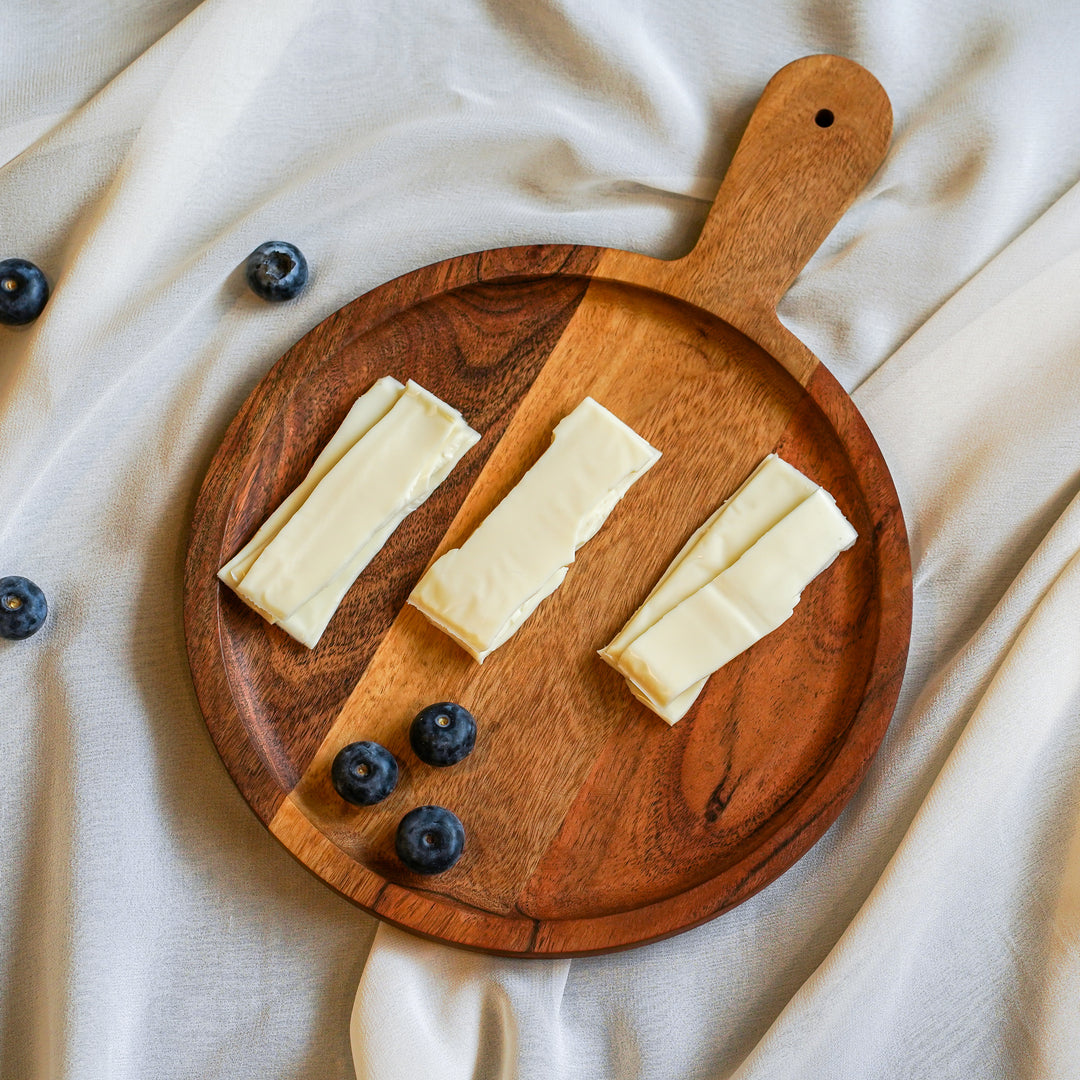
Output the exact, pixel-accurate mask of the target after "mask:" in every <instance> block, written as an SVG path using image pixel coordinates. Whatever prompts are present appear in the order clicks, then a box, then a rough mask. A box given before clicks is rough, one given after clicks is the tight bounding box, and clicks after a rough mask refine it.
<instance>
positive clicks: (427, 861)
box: [394, 806, 465, 874]
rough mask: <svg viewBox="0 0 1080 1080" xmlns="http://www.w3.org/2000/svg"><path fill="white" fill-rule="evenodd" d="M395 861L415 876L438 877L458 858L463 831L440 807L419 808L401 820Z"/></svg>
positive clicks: (396, 841) (463, 844)
mask: <svg viewBox="0 0 1080 1080" xmlns="http://www.w3.org/2000/svg"><path fill="white" fill-rule="evenodd" d="M394 847H395V849H396V850H397V854H398V858H399V859H400V860H401V861H402V862H403V863H404V864H405V866H406V867H407V868H408V869H409V870H412V871H413V873H416V874H441V873H442V872H443V871H444V870H449V869H450V867H451V866H453V865H454V863H456V862H457V861H458V859H460V858H461V853H462V851H463V850H464V849H465V829H464V827H463V826H462V824H461V822H460V821H459V820H458V817H457V815H456V814H452V813H451V812H450V811H449V810H445V809H444V808H443V807H441V806H418V807H417V808H416V809H415V810H410V811H409V812H408V813H407V814H406V815H405V816H404V817H403V818H402V819H401V821H400V823H399V824H398V828H397V839H396V840H395V842H394Z"/></svg>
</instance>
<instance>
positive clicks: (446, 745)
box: [409, 701, 476, 768]
mask: <svg viewBox="0 0 1080 1080" xmlns="http://www.w3.org/2000/svg"><path fill="white" fill-rule="evenodd" d="M409 742H410V743H411V745H412V748H413V752H414V753H415V754H416V756H417V757H418V758H419V759H420V760H421V761H423V762H425V763H426V764H428V765H436V766H438V767H439V768H443V767H445V766H447V765H456V764H457V763H458V762H459V761H461V759H462V758H465V757H468V756H469V754H471V753H472V749H473V747H474V746H475V745H476V721H475V720H474V719H473V715H472V713H471V712H469V710H468V709H464V708H462V707H461V706H460V705H455V704H454V702H452V701H438V702H436V703H435V704H434V705H428V707H427V708H426V709H421V710H420V711H419V712H418V713H417V714H416V716H415V717H414V718H413V722H412V726H411V727H410V728H409Z"/></svg>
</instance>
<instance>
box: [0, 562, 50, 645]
mask: <svg viewBox="0 0 1080 1080" xmlns="http://www.w3.org/2000/svg"><path fill="white" fill-rule="evenodd" d="M48 613H49V605H48V604H47V603H46V602H45V594H44V593H43V592H42V591H41V589H40V588H38V586H37V585H35V584H34V583H33V582H32V581H31V580H30V579H29V578H24V577H17V576H11V577H3V578H0V637H4V638H11V639H12V640H16V641H17V640H19V639H20V638H28V637H29V636H30V635H31V634H36V633H37V632H38V631H39V630H40V629H41V624H42V623H43V622H44V621H45V616H46V615H47V614H48Z"/></svg>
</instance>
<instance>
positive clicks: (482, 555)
mask: <svg viewBox="0 0 1080 1080" xmlns="http://www.w3.org/2000/svg"><path fill="white" fill-rule="evenodd" d="M659 459H660V453H659V451H657V450H655V449H654V448H653V447H652V446H650V445H649V444H648V443H647V442H646V441H645V440H644V439H643V438H642V437H641V436H640V435H638V434H637V433H636V432H634V431H633V430H632V429H631V428H629V427H628V426H627V425H626V424H624V423H623V422H622V421H621V420H620V419H619V418H618V417H616V416H614V415H613V414H612V413H610V412H609V411H608V410H607V409H605V408H604V407H603V406H602V405H600V404H598V403H597V402H596V401H594V400H593V399H592V398H590V397H587V398H585V400H584V401H582V402H581V404H580V405H578V406H577V408H575V409H574V410H573V412H571V413H570V414H569V415H567V416H565V417H564V418H563V419H562V420H560V421H559V423H558V424H557V425H556V427H555V430H554V431H553V433H552V440H551V445H550V446H549V447H548V448H547V450H545V451H544V453H543V454H542V455H541V456H540V458H539V459H538V460H537V461H536V463H535V464H534V465H533V466H532V468H530V469H529V470H528V472H526V473H525V475H524V476H522V478H521V479H520V480H519V481H518V482H517V484H516V485H515V486H514V488H513V489H512V490H511V491H510V492H509V494H508V495H506V497H505V498H504V499H503V500H502V502H500V503H499V505H498V506H496V507H495V509H494V510H492V511H491V513H489V514H488V516H487V517H486V518H485V519H484V520H483V521H482V522H481V523H480V525H479V526H477V528H476V530H475V531H474V532H473V533H472V535H471V536H470V537H469V538H468V539H467V540H466V541H465V543H464V544H462V545H461V547H460V548H454V549H452V550H450V551H447V552H446V553H445V554H443V555H442V556H441V557H440V558H439V559H437V560H436V561H435V562H434V563H433V564H432V565H431V566H430V567H429V568H428V570H427V572H426V573H425V574H424V576H423V577H422V578H421V579H420V582H419V583H418V584H417V586H416V588H415V589H414V590H413V592H412V595H411V596H410V597H409V603H410V604H412V605H413V606H414V607H416V608H418V609H419V610H420V611H422V612H423V613H424V615H426V616H427V618H428V619H430V620H431V621H432V622H433V623H434V624H435V625H436V626H438V627H440V628H441V629H442V630H443V631H445V632H446V633H447V634H449V635H450V637H452V638H453V639H454V640H455V641H456V642H457V643H458V644H459V645H460V646H461V647H462V648H463V649H465V650H466V651H467V652H468V653H469V654H470V655H471V656H472V657H473V658H474V659H475V660H477V661H479V662H481V663H482V662H483V660H484V658H485V657H486V656H488V655H489V654H490V653H491V652H492V651H493V650H494V649H497V648H498V647H499V646H500V645H502V644H503V643H504V642H505V641H507V640H508V639H509V638H510V637H511V636H512V635H513V633H514V632H515V631H516V630H517V628H518V627H519V626H520V625H521V624H522V623H523V622H524V621H525V620H526V619H527V618H528V617H529V615H531V614H532V612H533V611H535V610H536V608H537V606H538V605H539V604H540V602H541V601H542V600H543V599H544V598H545V597H547V596H550V595H551V593H553V592H554V591H555V590H556V589H557V588H558V587H559V585H560V584H561V583H562V580H563V578H564V577H565V576H566V572H567V568H568V567H569V565H570V564H571V563H572V562H573V561H574V553H575V552H576V551H577V550H578V548H580V547H581V546H582V544H584V543H585V542H586V541H587V540H589V539H590V538H591V537H592V536H594V535H595V534H596V532H597V531H598V530H599V528H600V527H601V525H603V523H604V522H605V521H606V520H607V517H608V514H610V513H611V511H612V509H614V507H615V504H616V503H617V502H618V501H619V500H620V499H621V498H622V497H623V495H625V494H626V492H627V490H628V489H629V488H630V485H631V484H633V483H634V481H635V480H637V479H638V478H639V477H640V476H642V475H643V474H644V473H645V472H646V471H647V470H648V469H650V468H652V466H653V465H655V464H656V462H657V461H658V460H659Z"/></svg>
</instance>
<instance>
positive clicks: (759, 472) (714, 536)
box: [600, 454, 818, 666]
mask: <svg viewBox="0 0 1080 1080" xmlns="http://www.w3.org/2000/svg"><path fill="white" fill-rule="evenodd" d="M817 489H818V485H817V484H815V483H814V481H813V480H811V479H809V477H806V476H804V475H803V474H802V473H801V472H799V470H798V469H796V468H795V467H794V466H792V465H789V464H788V463H787V462H786V461H784V460H783V459H781V458H779V457H777V456H776V455H775V454H770V455H769V456H768V457H766V458H765V459H764V460H763V461H762V462H761V463H760V464H759V465H758V467H757V468H756V469H755V470H754V471H753V472H752V473H751V474H750V475H749V477H747V479H746V480H744V481H743V483H742V484H741V485H740V486H739V487H738V488H737V489H736V491H735V492H734V494H732V496H731V497H730V498H729V499H727V500H726V501H725V502H724V503H723V504H722V505H721V506H720V508H719V509H718V510H716V511H715V512H714V513H713V514H712V515H711V516H710V517H709V518H708V519H707V520H706V522H705V523H704V524H703V525H702V526H701V527H700V528H699V529H698V530H697V531H696V532H695V533H694V534H693V536H691V537H690V539H689V540H688V541H687V542H686V544H685V545H684V546H683V549H682V550H681V551H680V552H679V554H678V555H676V556H675V558H674V559H673V560H672V563H671V565H670V566H669V567H668V568H667V570H666V571H665V572H664V575H663V576H662V577H661V578H660V580H659V581H658V582H657V584H656V585H655V586H654V587H653V590H652V592H650V593H649V595H648V597H646V599H645V602H644V603H643V604H642V605H641V607H639V608H638V609H637V611H635V612H634V614H633V615H632V616H631V617H630V619H629V620H628V621H627V623H626V625H625V626H624V627H623V628H622V630H620V631H619V633H618V634H617V635H616V636H615V638H614V639H613V640H612V641H611V644H609V645H608V646H607V647H606V648H605V649H603V650H601V653H600V655H601V656H603V657H604V659H605V660H607V661H608V662H609V663H611V664H614V665H616V666H617V663H618V658H619V656H620V655H621V654H622V652H623V650H624V649H625V648H626V646H627V645H629V644H630V642H632V641H634V640H635V639H636V638H638V637H639V636H640V635H641V634H642V633H643V632H644V631H645V630H647V629H648V628H649V627H650V626H652V625H653V624H654V623H655V622H657V621H658V620H659V619H661V618H662V617H663V616H664V615H666V614H667V613H668V612H669V611H671V609H672V608H674V607H675V606H676V605H677V604H679V603H681V602H682V601H683V600H685V599H686V598H687V597H688V596H691V595H692V594H693V593H695V592H697V590H698V589H700V588H701V587H702V586H703V585H705V584H707V583H708V582H709V581H711V580H712V579H713V578H714V577H716V575H717V574H719V573H721V572H722V571H724V570H726V569H727V568H728V567H729V566H731V565H732V563H734V562H735V560H736V559H738V558H739V557H740V556H741V555H742V554H743V553H744V552H746V551H747V550H749V548H750V547H752V546H753V545H754V544H755V543H757V541H758V540H760V539H761V537H762V536H764V535H765V533H767V532H768V531H769V529H771V528H772V527H773V526H774V525H776V524H777V523H778V522H779V521H781V520H782V519H783V518H784V517H786V516H787V515H788V514H790V513H791V511H792V510H794V509H795V507H796V506H798V505H799V503H801V502H802V501H803V500H804V499H806V498H808V497H809V496H810V495H812V494H813V493H814V492H815V491H817Z"/></svg>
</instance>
